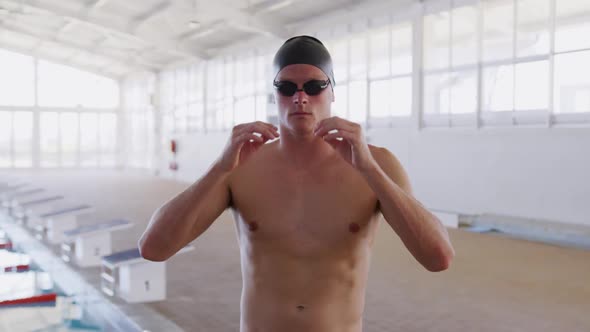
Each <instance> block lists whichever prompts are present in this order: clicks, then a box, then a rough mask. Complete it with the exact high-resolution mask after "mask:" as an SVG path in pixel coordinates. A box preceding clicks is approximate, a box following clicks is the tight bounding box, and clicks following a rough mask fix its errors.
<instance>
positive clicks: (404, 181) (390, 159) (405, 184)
mask: <svg viewBox="0 0 590 332" xmlns="http://www.w3.org/2000/svg"><path fill="white" fill-rule="evenodd" d="M370 150H371V154H372V155H373V158H375V161H377V164H379V167H381V169H382V170H383V171H384V172H385V174H387V176H388V177H389V178H390V179H391V180H392V181H393V182H394V183H395V184H397V185H398V186H399V187H400V188H401V189H402V190H403V191H405V192H406V193H407V194H409V195H413V192H412V185H411V184H410V178H409V177H408V174H407V173H406V171H405V170H404V167H403V166H402V164H401V162H400V161H399V160H398V159H397V157H396V156H395V155H394V154H393V153H391V152H390V151H389V150H387V149H385V148H379V147H375V146H372V145H371V146H370Z"/></svg>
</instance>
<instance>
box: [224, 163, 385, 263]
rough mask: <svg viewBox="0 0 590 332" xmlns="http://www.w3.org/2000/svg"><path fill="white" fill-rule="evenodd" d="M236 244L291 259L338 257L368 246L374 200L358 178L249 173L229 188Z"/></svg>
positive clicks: (336, 171)
mask: <svg viewBox="0 0 590 332" xmlns="http://www.w3.org/2000/svg"><path fill="white" fill-rule="evenodd" d="M231 192H232V201H233V208H234V215H235V221H236V226H237V230H238V236H239V239H240V241H241V244H243V245H246V246H248V247H249V248H251V249H256V246H258V247H260V246H263V247H266V248H268V247H272V248H273V249H276V250H281V251H285V252H290V253H292V254H293V255H302V256H305V255H314V256H316V257H317V255H320V254H321V253H322V252H326V253H328V252H331V253H335V252H340V251H339V250H336V249H338V248H341V249H342V250H344V251H348V250H350V249H351V248H354V247H358V246H359V245H362V244H368V243H369V242H370V241H372V238H373V234H374V230H375V223H376V220H377V219H376V218H374V216H375V210H376V204H377V199H376V197H375V195H374V193H373V192H372V190H371V189H370V188H369V186H368V185H367V184H366V182H365V181H364V179H363V178H362V177H361V176H360V174H358V172H357V171H356V170H354V169H352V168H350V167H342V166H338V167H326V168H319V169H316V170H314V171H313V172H290V171H288V170H283V169H280V168H274V167H268V168H264V169H250V170H246V171H244V172H243V173H241V174H240V175H239V176H238V177H236V179H235V181H233V182H232V184H231Z"/></svg>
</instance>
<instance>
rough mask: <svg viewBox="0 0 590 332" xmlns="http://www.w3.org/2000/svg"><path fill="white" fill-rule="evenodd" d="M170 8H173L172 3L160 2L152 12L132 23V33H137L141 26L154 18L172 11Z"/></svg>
mask: <svg viewBox="0 0 590 332" xmlns="http://www.w3.org/2000/svg"><path fill="white" fill-rule="evenodd" d="M170 7H172V3H170V2H169V1H164V2H160V3H159V4H157V5H155V6H154V7H153V8H151V9H150V10H148V11H146V12H145V13H143V14H141V15H139V16H137V17H136V18H135V19H134V20H133V22H131V28H130V29H131V31H133V32H136V31H137V30H138V29H139V27H140V26H142V25H144V24H145V23H147V22H148V21H149V20H151V19H153V18H154V17H156V16H159V15H162V14H164V13H165V12H166V10H168V9H170Z"/></svg>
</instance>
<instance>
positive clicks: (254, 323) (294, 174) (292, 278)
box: [230, 144, 378, 332]
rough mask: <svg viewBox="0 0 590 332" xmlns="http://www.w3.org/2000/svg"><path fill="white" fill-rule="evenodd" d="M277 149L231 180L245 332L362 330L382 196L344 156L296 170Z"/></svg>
mask: <svg viewBox="0 0 590 332" xmlns="http://www.w3.org/2000/svg"><path fill="white" fill-rule="evenodd" d="M276 147H277V145H276V144H267V145H266V146H263V147H262V148H261V149H260V151H258V152H257V153H256V154H254V155H253V156H252V158H251V160H249V161H248V162H247V163H246V164H245V165H243V166H241V167H239V168H238V169H236V170H235V171H234V173H233V174H232V176H231V178H230V190H231V194H232V210H233V212H234V217H235V223H236V229H237V235H238V241H239V245H240V252H241V262H242V278H243V290H242V292H243V293H242V305H241V307H242V314H241V326H242V331H243V332H253V331H285V332H288V331H309V332H313V331H324V332H329V331H351V332H352V331H355V332H358V331H361V329H362V314H363V308H364V296H365V287H366V280H367V274H368V269H369V260H370V249H371V246H372V242H373V238H374V234H375V230H376V228H377V225H376V223H377V220H378V219H377V218H376V211H377V199H376V197H375V194H374V193H373V191H372V190H371V188H370V187H369V186H368V184H367V183H366V181H365V180H364V178H363V177H362V176H361V175H360V173H359V172H358V171H356V170H355V169H354V168H353V167H352V166H350V165H349V164H348V163H346V162H345V161H344V160H343V159H341V158H339V157H338V156H335V158H330V159H328V160H326V161H325V162H323V163H321V164H318V165H315V166H309V167H306V169H296V168H295V167H293V166H292V165H289V164H288V163H286V162H285V161H284V160H283V159H281V158H280V157H279V155H278V152H277V148H276Z"/></svg>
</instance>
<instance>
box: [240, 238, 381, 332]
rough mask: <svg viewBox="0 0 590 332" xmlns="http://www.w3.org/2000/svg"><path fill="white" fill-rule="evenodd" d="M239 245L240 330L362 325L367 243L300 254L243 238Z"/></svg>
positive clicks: (325, 331) (355, 331)
mask: <svg viewBox="0 0 590 332" xmlns="http://www.w3.org/2000/svg"><path fill="white" fill-rule="evenodd" d="M242 240H244V239H242ZM246 242H247V240H246ZM283 245H284V244H283ZM240 247H241V256H242V257H241V258H242V277H243V289H242V300H241V308H242V310H241V311H242V313H241V332H264V331H271V332H272V331H285V332H289V331H298V332H300V331H308V332H314V331H322V332H330V331H335V332H336V331H339V332H348V331H350V332H360V331H361V330H362V314H363V308H364V294H365V286H366V279H367V273H368V265H369V255H370V251H369V250H368V248H366V249H367V250H362V249H361V250H360V252H356V253H347V254H346V255H343V253H342V252H334V253H330V254H327V255H316V256H315V257H299V256H292V255H287V254H285V253H276V252H277V251H276V250H273V249H277V248H272V246H264V245H261V246H258V248H257V247H256V245H252V243H244V242H243V241H241V246H240ZM264 247H266V248H264ZM259 252H260V253H261V254H260V255H259V254H258V253H259ZM273 252H274V253H273ZM262 253H264V254H262ZM351 255H352V256H351ZM338 256H341V257H338ZM342 256H344V257H342Z"/></svg>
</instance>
